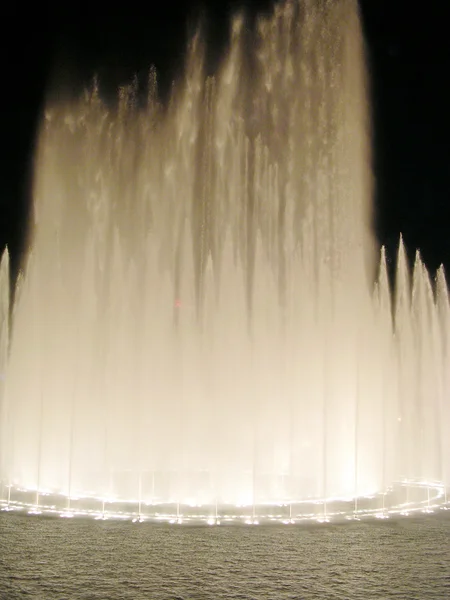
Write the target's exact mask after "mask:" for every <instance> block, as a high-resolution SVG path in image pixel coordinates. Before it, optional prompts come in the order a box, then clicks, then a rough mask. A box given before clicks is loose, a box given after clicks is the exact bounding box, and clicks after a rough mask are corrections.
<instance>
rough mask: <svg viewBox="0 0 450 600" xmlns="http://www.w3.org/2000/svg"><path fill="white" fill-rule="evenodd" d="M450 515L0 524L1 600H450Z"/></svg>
mask: <svg viewBox="0 0 450 600" xmlns="http://www.w3.org/2000/svg"><path fill="white" fill-rule="evenodd" d="M449 535H450V515H448V513H445V514H441V515H439V517H436V516H423V517H421V518H415V519H403V520H399V521H395V520H392V519H391V520H389V521H382V522H381V521H380V522H378V521H377V522H375V521H373V522H371V523H370V524H369V523H355V524H347V525H344V526H334V525H315V526H310V527H301V528H298V527H282V526H272V527H271V526H262V527H257V528H254V527H245V526H244V527H239V528H236V527H214V528H211V527H207V526H205V527H180V528H178V527H170V526H164V525H150V524H141V525H137V524H132V523H118V522H116V523H114V522H92V521H83V520H70V521H67V520H65V519H62V520H58V521H55V520H53V519H50V520H47V519H44V518H36V519H30V518H24V517H20V516H11V515H0V598H1V599H2V600H3V599H7V600H10V599H11V600H14V599H16V598H17V599H19V598H24V597H30V598H45V600H53V599H56V598H58V599H60V598H70V599H71V600H72V599H73V600H78V599H82V598H83V599H85V598H86V599H87V598H92V599H94V598H99V599H100V598H101V599H104V598H108V599H109V600H115V599H126V598H130V599H131V598H132V599H133V600H139V599H141V598H142V599H148V598H151V599H152V600H153V599H156V600H159V599H174V598H177V599H183V600H188V599H195V600H201V599H209V598H211V599H218V598H240V599H252V598H254V599H256V598H265V599H273V600H282V599H287V598H291V599H294V598H301V599H309V598H321V599H322V598H323V599H326V598H342V599H350V600H351V599H356V598H358V599H359V598H361V599H364V600H367V599H370V598H408V600H412V599H417V600H423V599H424V598H427V599H429V598H431V599H432V598H436V599H438V598H439V599H443V598H448V597H450V550H449V546H448V538H449Z"/></svg>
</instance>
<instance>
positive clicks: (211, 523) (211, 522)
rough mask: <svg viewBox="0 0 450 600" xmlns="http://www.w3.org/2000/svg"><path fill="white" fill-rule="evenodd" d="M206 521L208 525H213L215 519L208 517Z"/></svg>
mask: <svg viewBox="0 0 450 600" xmlns="http://www.w3.org/2000/svg"><path fill="white" fill-rule="evenodd" d="M206 522H207V523H208V525H215V524H216V519H208V520H207V521H206Z"/></svg>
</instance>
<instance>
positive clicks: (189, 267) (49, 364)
mask: <svg viewBox="0 0 450 600" xmlns="http://www.w3.org/2000/svg"><path fill="white" fill-rule="evenodd" d="M250 38H251V39H250ZM369 141H370V140H369V133H368V123H367V99H366V95H365V68H364V53H363V44H362V38H361V32H360V25H359V19H358V14H357V9H356V2H354V1H353V0H342V1H340V2H336V1H335V0H333V1H323V2H315V1H312V0H310V1H303V2H301V3H300V2H295V1H294V0H293V1H290V2H287V3H285V4H283V5H281V6H278V7H277V8H276V9H275V12H274V14H273V16H272V17H271V18H270V19H260V20H259V21H258V24H257V32H256V33H255V34H254V35H252V36H250V34H249V33H248V31H246V30H245V28H244V26H243V21H242V19H240V18H237V19H235V20H234V22H233V25H232V33H231V41H230V48H229V52H228V54H227V57H226V59H225V60H224V62H223V64H222V66H221V68H220V70H219V72H218V74H217V76H216V77H215V78H207V79H205V76H204V74H203V48H202V43H201V39H200V38H199V37H195V38H194V40H193V41H192V44H191V46H190V49H189V53H188V59H187V65H186V69H185V75H184V78H183V79H182V80H181V81H180V82H179V83H178V84H177V85H176V86H175V88H174V91H173V96H172V98H171V101H170V103H169V106H168V107H167V108H163V107H161V106H160V105H159V103H158V100H157V92H156V78H155V74H154V72H153V71H151V73H150V80H149V94H148V103H147V105H146V107H145V108H144V109H143V108H142V107H140V106H139V98H138V96H137V90H136V87H135V86H134V85H132V86H130V87H128V88H124V89H122V90H121V92H120V98H119V103H118V108H117V109H114V110H113V109H111V108H106V107H105V106H104V105H102V102H101V99H100V97H99V92H98V89H97V87H96V85H94V86H93V89H92V90H91V91H90V92H89V93H88V94H86V96H85V98H84V99H83V100H82V101H80V102H78V103H76V104H74V105H72V106H51V107H49V108H48V111H47V113H46V118H45V121H44V123H43V125H42V130H41V135H40V143H39V150H38V153H37V158H36V176H35V192H34V196H35V207H34V208H35V210H34V217H35V223H34V227H33V244H32V246H33V250H32V252H31V254H30V256H29V259H28V262H27V265H26V269H25V276H24V278H23V280H21V282H20V285H19V289H18V292H17V294H16V303H15V306H14V319H13V335H12V339H11V342H10V353H9V359H8V360H6V345H7V340H8V329H7V318H6V316H7V310H8V286H7V275H8V272H7V271H8V265H7V255H5V256H4V258H3V262H2V268H1V272H0V280H1V298H0V313H1V324H2V325H1V327H2V329H1V344H0V362H1V368H2V372H3V368H4V366H5V369H6V373H7V376H6V383H7V389H6V390H3V389H2V412H1V478H2V480H3V482H4V483H5V484H10V483H11V484H14V485H16V486H21V487H23V488H29V489H34V490H39V491H40V492H41V491H44V490H54V491H58V492H61V493H63V494H65V495H67V496H72V497H74V496H80V495H83V496H97V497H101V498H111V497H116V498H121V499H126V500H136V501H137V500H139V502H153V503H163V504H164V503H166V504H167V503H177V504H180V503H181V504H183V503H184V504H207V505H211V506H216V507H217V506H221V505H225V504H234V505H236V504H237V505H239V504H255V505H257V504H263V503H276V502H292V501H297V500H299V499H303V498H307V497H314V498H318V497H331V496H361V495H363V494H366V493H369V492H373V491H377V490H385V489H386V488H387V487H388V486H389V485H390V484H392V482H394V481H395V480H397V479H399V478H402V477H406V478H408V479H413V478H418V479H421V480H424V479H427V480H440V481H448V476H449V470H448V463H447V462H446V461H445V457H446V456H448V455H449V441H448V440H449V439H450V435H449V428H450V425H449V424H450V414H449V412H450V411H449V402H448V395H449V391H450V369H449V368H448V366H449V365H448V360H449V332H450V311H449V305H448V298H447V291H446V285H445V280H444V275H443V273H442V272H440V273H439V275H438V281H437V292H438V293H437V300H436V301H435V300H434V298H433V293H432V290H431V287H430V282H429V279H428V276H427V273H426V272H425V270H424V267H423V266H422V264H421V262H420V259H419V258H418V259H417V261H416V267H415V270H414V280H413V284H412V288H413V289H412V303H410V291H409V282H408V274H407V267H406V261H405V257H404V251H403V248H402V247H401V248H400V256H399V265H398V282H397V286H398V292H397V302H396V306H395V309H394V311H392V310H391V300H390V294H389V290H388V283H387V275H386V266H385V261H384V255H383V256H382V259H381V267H380V275H379V282H378V284H377V286H376V288H375V292H374V291H373V289H372V284H371V277H372V275H371V256H372V250H371V248H372V242H371V234H370V231H369V222H370V204H371V174H370V152H369ZM391 312H394V315H395V335H394V329H393V323H392V319H391ZM6 362H7V364H5V363H6ZM2 385H4V384H3V383H2ZM37 502H39V496H37ZM216 510H217V509H216Z"/></svg>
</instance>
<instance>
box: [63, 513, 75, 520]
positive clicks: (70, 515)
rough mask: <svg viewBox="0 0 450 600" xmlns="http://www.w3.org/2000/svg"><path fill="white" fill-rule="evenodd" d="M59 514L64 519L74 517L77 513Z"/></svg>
mask: <svg viewBox="0 0 450 600" xmlns="http://www.w3.org/2000/svg"><path fill="white" fill-rule="evenodd" d="M59 516H60V517H61V518H63V519H73V517H74V516H75V515H74V514H73V512H62V513H61V514H60V515H59Z"/></svg>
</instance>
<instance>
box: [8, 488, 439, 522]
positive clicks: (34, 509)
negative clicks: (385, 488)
mask: <svg viewBox="0 0 450 600" xmlns="http://www.w3.org/2000/svg"><path fill="white" fill-rule="evenodd" d="M400 485H401V486H403V487H405V488H415V489H419V490H422V491H423V490H425V491H426V495H427V497H426V499H424V500H421V501H418V502H404V503H402V504H399V505H397V506H391V507H389V508H387V507H385V506H384V498H385V496H386V494H381V496H382V497H383V507H382V508H381V509H380V508H357V504H358V502H359V501H360V500H362V499H361V498H357V499H354V502H355V508H354V510H352V511H342V510H341V511H334V512H332V510H331V511H330V510H327V507H328V508H332V504H333V499H327V500H316V501H314V502H313V504H316V505H321V506H323V512H322V513H321V514H317V513H314V514H313V513H309V514H305V513H304V514H298V515H296V516H293V515H292V507H293V504H295V505H298V504H303V503H304V502H301V501H300V502H296V503H287V504H279V505H278V506H279V507H289V513H290V514H289V516H287V515H283V514H273V513H267V514H256V513H255V508H256V507H253V514H252V515H248V514H247V515H236V514H223V515H219V514H217V508H216V514H215V515H213V516H211V514H210V515H205V514H203V515H201V514H197V515H186V514H182V513H181V514H180V512H179V505H178V506H177V512H176V514H174V513H167V512H155V513H154V514H153V515H148V514H147V515H146V514H141V512H140V508H139V512H137V511H135V512H124V511H109V510H107V511H105V510H104V508H105V503H106V502H107V500H106V499H101V500H102V502H103V510H101V511H99V510H98V509H97V510H95V509H82V510H77V509H75V508H70V501H71V500H74V498H70V499H69V498H68V499H67V500H68V501H69V505H68V507H67V508H65V509H58V508H56V506H40V505H39V504H38V503H37V502H36V503H35V504H33V503H29V502H23V501H19V500H12V499H11V498H10V493H11V487H12V486H11V485H8V486H6V487H7V488H8V499H7V500H3V501H0V507H1V508H0V510H2V511H5V512H9V511H18V512H24V511H26V513H27V514H28V515H46V516H59V517H61V518H69V519H71V518H74V517H81V518H94V519H95V520H104V521H106V520H131V522H132V523H144V522H153V523H169V524H180V525H181V524H201V523H203V524H208V525H220V524H245V525H259V524H263V523H264V524H270V523H272V524H275V523H280V524H285V525H289V524H301V523H303V524H305V523H308V522H309V523H311V522H316V523H320V524H321V523H330V522H332V521H334V522H344V521H361V520H363V519H367V518H376V519H389V518H390V517H391V516H400V517H406V516H408V515H410V514H417V513H424V514H431V513H433V512H435V511H436V510H438V509H439V510H450V504H449V503H448V501H447V490H446V488H445V486H444V485H443V484H441V483H436V482H426V481H409V480H405V481H402V482H400ZM16 490H17V491H22V492H29V491H30V490H20V489H19V488H16ZM37 493H38V495H41V496H46V495H47V494H46V493H45V492H37ZM371 498H373V497H371ZM110 501H111V499H108V502H110ZM334 501H336V499H334ZM236 508H239V507H236ZM259 508H262V507H261V506H260V507H259Z"/></svg>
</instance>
